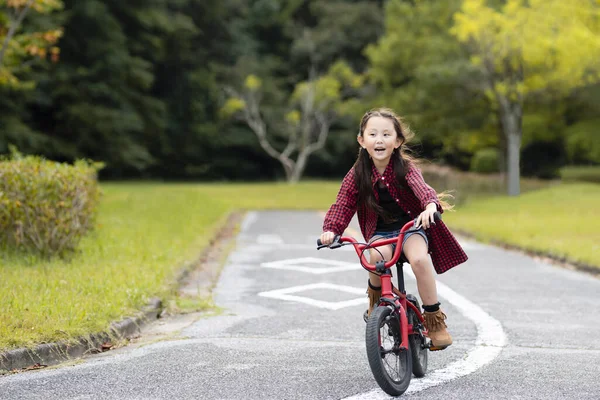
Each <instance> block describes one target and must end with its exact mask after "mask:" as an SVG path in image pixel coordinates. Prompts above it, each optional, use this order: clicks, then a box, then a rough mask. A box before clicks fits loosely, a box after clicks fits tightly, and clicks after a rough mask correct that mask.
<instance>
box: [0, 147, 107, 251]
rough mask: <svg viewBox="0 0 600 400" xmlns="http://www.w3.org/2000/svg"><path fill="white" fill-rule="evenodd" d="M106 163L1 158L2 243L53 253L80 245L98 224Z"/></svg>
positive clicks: (2, 244)
mask: <svg viewBox="0 0 600 400" xmlns="http://www.w3.org/2000/svg"><path fill="white" fill-rule="evenodd" d="M99 167H100V165H98V164H92V163H89V162H87V161H77V162H76V163H75V164H74V165H68V164H61V163H57V162H52V161H48V160H45V159H42V158H40V157H36V156H26V157H23V156H21V155H20V154H18V153H16V154H13V156H12V157H10V158H3V159H1V160H0V245H1V246H2V248H4V249H10V248H12V249H16V250H18V251H26V252H31V253H36V254H40V255H42V256H51V255H55V254H63V253H64V252H65V251H68V250H74V249H75V248H76V246H77V243H78V242H79V240H80V239H81V237H82V236H83V235H84V234H85V233H86V232H88V231H89V230H90V229H91V228H92V227H93V226H94V221H95V216H96V208H97V204H98V200H99V197H100V190H99V187H98V183H97V173H98V170H99Z"/></svg>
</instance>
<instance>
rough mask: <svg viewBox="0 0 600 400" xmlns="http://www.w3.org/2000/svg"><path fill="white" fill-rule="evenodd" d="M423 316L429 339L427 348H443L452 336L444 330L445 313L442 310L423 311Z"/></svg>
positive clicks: (448, 344) (450, 340)
mask: <svg viewBox="0 0 600 400" xmlns="http://www.w3.org/2000/svg"><path fill="white" fill-rule="evenodd" d="M423 318H425V327H426V328H427V330H428V331H429V338H430V339H431V347H430V348H429V350H431V351H435V350H444V349H445V348H446V347H448V346H450V345H451V344H452V336H450V334H449V333H448V331H447V330H446V328H447V326H446V323H445V322H444V320H445V319H446V314H444V313H443V312H442V310H437V311H435V312H427V311H425V312H424V313H423Z"/></svg>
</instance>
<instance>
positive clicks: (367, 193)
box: [354, 108, 452, 220]
mask: <svg viewBox="0 0 600 400" xmlns="http://www.w3.org/2000/svg"><path fill="white" fill-rule="evenodd" d="M372 117H383V118H388V119H390V120H391V121H392V123H393V124H394V130H395V131H396V135H398V138H399V139H400V146H399V147H398V148H397V149H394V151H393V153H392V158H391V159H390V162H393V163H394V165H393V168H394V176H395V177H396V179H395V184H396V185H398V187H401V188H402V187H404V188H407V187H408V184H407V182H406V173H407V172H408V168H409V166H410V164H411V163H412V164H418V163H419V162H418V160H417V159H416V158H415V157H413V156H412V155H411V154H410V148H409V147H408V146H407V144H408V143H409V142H410V140H411V139H412V138H413V137H414V136H415V134H414V133H413V132H412V131H411V130H410V128H409V127H408V125H407V124H406V123H405V122H404V121H403V120H402V118H400V117H399V116H398V115H396V113H394V111H392V110H391V109H389V108H377V109H373V110H370V111H368V112H367V113H366V114H365V115H363V117H362V119H361V121H360V130H359V132H358V136H363V134H364V131H365V127H366V126H367V122H369V119H371V118H372ZM372 166H373V162H372V161H371V158H370V156H369V153H368V152H367V150H366V149H363V148H362V147H359V150H358V158H357V159H356V162H355V163H354V173H355V175H356V182H357V186H358V204H359V206H360V205H365V206H366V207H368V208H371V209H373V210H375V211H376V212H377V214H379V215H381V216H382V217H383V218H384V220H389V218H390V216H389V215H387V213H386V212H385V210H384V209H383V208H382V207H381V206H380V205H379V204H378V203H377V199H376V198H375V195H374V194H373V184H372V176H371V173H372ZM446 197H449V195H448V194H447V193H441V194H438V198H440V204H441V205H442V207H443V208H444V209H451V208H452V206H450V205H449V204H448V203H447V202H446V201H444V200H443V198H446Z"/></svg>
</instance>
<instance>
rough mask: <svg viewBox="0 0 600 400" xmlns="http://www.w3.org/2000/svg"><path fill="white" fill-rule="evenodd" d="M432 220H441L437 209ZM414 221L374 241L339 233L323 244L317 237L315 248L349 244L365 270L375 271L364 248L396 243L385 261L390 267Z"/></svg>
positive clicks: (400, 250)
mask: <svg viewBox="0 0 600 400" xmlns="http://www.w3.org/2000/svg"><path fill="white" fill-rule="evenodd" d="M433 220H434V224H435V222H436V221H441V220H442V214H441V213H440V212H439V211H436V213H435V214H434V215H433ZM415 221H416V219H414V220H412V221H408V222H407V223H406V224H405V225H404V226H403V227H402V229H401V230H400V234H399V235H398V236H396V237H393V238H388V239H379V240H377V241H375V242H374V243H359V242H358V241H357V240H356V239H355V238H353V237H352V236H341V235H336V236H335V238H334V239H333V242H332V243H331V244H329V245H327V244H323V243H322V242H321V239H317V250H320V249H322V248H324V247H328V248H330V249H337V248H339V247H342V246H343V245H344V244H351V245H353V246H354V250H356V254H358V257H359V258H360V264H361V265H362V266H363V267H364V268H365V269H366V270H368V271H371V272H375V270H376V267H375V265H373V264H370V263H368V262H367V260H366V259H365V256H364V251H365V250H366V249H370V248H375V247H380V246H386V245H388V244H392V243H396V250H395V251H394V254H393V255H392V258H391V259H390V260H389V261H386V262H385V268H390V267H391V266H393V265H394V264H396V263H397V262H398V259H399V258H400V254H402V240H403V239H404V235H405V234H406V232H407V231H408V230H410V229H411V228H412V227H413V226H414V224H415Z"/></svg>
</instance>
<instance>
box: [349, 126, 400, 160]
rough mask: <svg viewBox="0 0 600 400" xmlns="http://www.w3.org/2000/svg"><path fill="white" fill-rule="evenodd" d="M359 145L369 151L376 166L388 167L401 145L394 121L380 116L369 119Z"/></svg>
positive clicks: (359, 139)
mask: <svg viewBox="0 0 600 400" xmlns="http://www.w3.org/2000/svg"><path fill="white" fill-rule="evenodd" d="M358 143H359V144H360V145H361V146H362V147H363V148H364V149H366V150H367V152H368V153H369V155H370V156H371V158H372V159H373V163H374V164H375V166H386V165H387V164H388V163H389V161H390V158H391V157H392V153H393V151H394V149H397V148H398V147H400V144H401V142H400V138H399V137H398V134H397V133H396V130H395V129H394V123H393V122H392V120H391V119H389V118H385V117H379V116H374V117H371V118H369V120H368V121H367V125H365V130H364V131H363V134H362V135H361V136H358Z"/></svg>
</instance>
